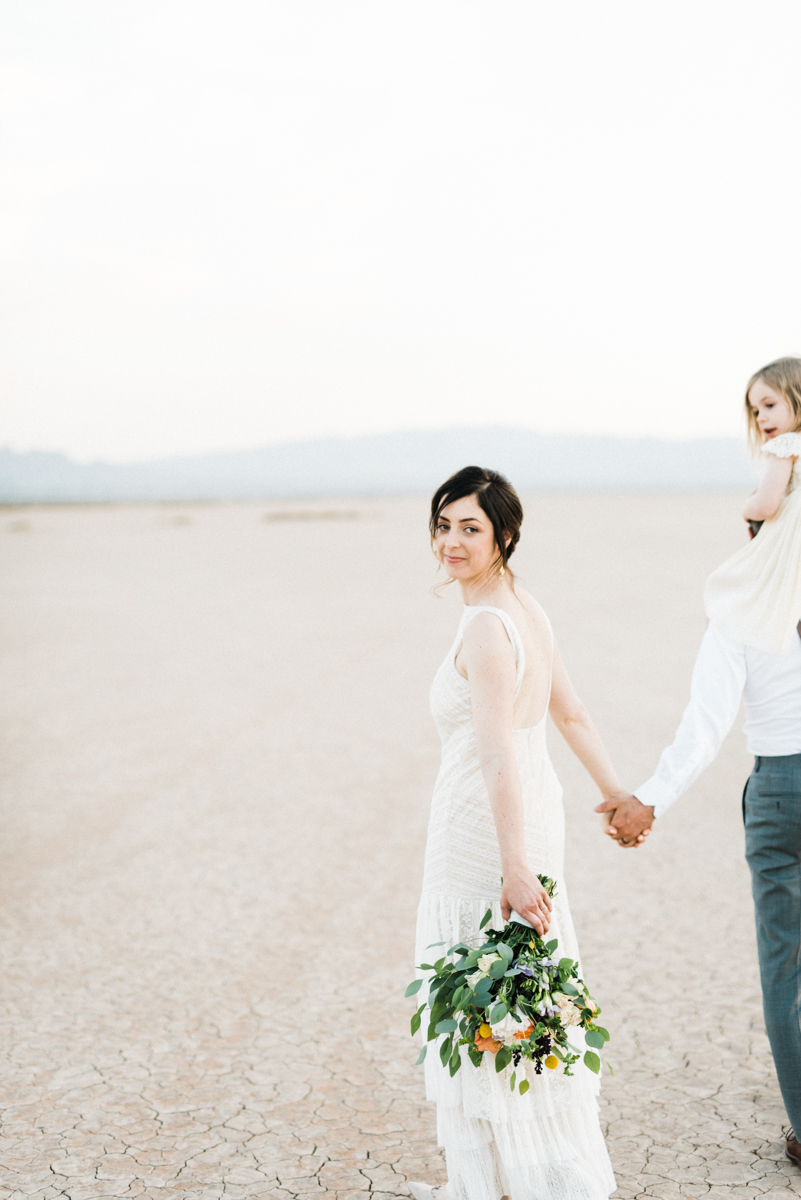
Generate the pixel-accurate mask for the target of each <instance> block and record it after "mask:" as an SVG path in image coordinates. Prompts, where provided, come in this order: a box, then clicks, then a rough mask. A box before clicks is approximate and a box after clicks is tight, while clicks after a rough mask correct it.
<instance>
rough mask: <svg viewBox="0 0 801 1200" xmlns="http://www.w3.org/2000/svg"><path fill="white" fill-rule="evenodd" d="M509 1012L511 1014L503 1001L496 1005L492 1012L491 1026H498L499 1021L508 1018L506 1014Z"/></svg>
mask: <svg viewBox="0 0 801 1200" xmlns="http://www.w3.org/2000/svg"><path fill="white" fill-rule="evenodd" d="M508 1012H509V1009H508V1007H507V1005H506V1004H504V1002H503V1000H501V1001H500V1002H499V1003H498V1004H496V1005H495V1007H494V1008H493V1010H492V1012H491V1013H490V1025H497V1024H498V1022H499V1021H502V1020H503V1018H504V1017H505V1016H506V1014H507V1013H508Z"/></svg>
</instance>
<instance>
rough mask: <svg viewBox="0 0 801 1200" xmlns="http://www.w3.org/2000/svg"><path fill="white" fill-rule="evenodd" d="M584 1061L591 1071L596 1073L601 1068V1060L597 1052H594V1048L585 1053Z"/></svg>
mask: <svg viewBox="0 0 801 1200" xmlns="http://www.w3.org/2000/svg"><path fill="white" fill-rule="evenodd" d="M584 1062H585V1064H586V1066H588V1067H589V1068H590V1070H591V1071H594V1072H595V1074H596V1075H597V1074H598V1072H599V1071H600V1069H601V1060H600V1058H599V1057H598V1055H597V1054H593V1052H592V1050H588V1051H587V1053H586V1054H585V1055H584Z"/></svg>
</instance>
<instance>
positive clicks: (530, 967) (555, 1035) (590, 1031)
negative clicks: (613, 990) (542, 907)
mask: <svg viewBox="0 0 801 1200" xmlns="http://www.w3.org/2000/svg"><path fill="white" fill-rule="evenodd" d="M538 878H539V880H540V882H541V883H542V886H543V887H544V888H545V890H546V891H547V893H548V895H549V896H553V894H554V892H555V890H556V885H555V883H554V881H553V880H552V879H549V878H548V876H547V875H540V876H538ZM491 917H492V910H491V909H488V910H487V912H486V913H485V915H484V918H483V920H482V922H481V925H480V926H479V928H480V929H484V926H485V925H486V924H487V922H488V921H489V920H490V919H491ZM483 936H484V939H485V940H484V942H483V943H482V945H481V946H479V947H477V948H471V947H470V946H467V945H466V944H465V943H464V942H459V943H457V944H456V945H455V946H451V947H450V949H449V950H447V951H446V952H445V954H444V955H443V957H442V958H440V959H438V960H437V961H436V962H435V963H421V964H420V968H419V969H420V970H421V971H433V975H432V976H431V978H430V979H429V981H428V1000H427V1001H426V1003H425V1004H422V1005H421V1006H420V1008H418V1010H417V1012H416V1013H415V1014H414V1016H413V1017H412V1021H411V1029H412V1034H415V1033H417V1031H418V1029H419V1028H420V1025H421V1023H422V1020H423V1011H424V1009H425V1008H429V1009H430V1010H431V1012H430V1017H429V1023H428V1036H427V1039H426V1044H425V1045H424V1046H423V1049H422V1050H421V1052H420V1057H419V1058H418V1060H417V1062H418V1063H421V1062H422V1061H423V1059H424V1058H425V1056H426V1052H427V1050H428V1042H431V1041H434V1040H435V1039H436V1038H438V1037H442V1043H441V1045H440V1048H439V1056H440V1059H441V1060H442V1065H443V1066H447V1067H448V1068H449V1070H450V1073H451V1075H455V1074H456V1072H457V1071H458V1070H459V1068H460V1067H461V1065H462V1056H461V1054H460V1047H462V1046H466V1047H467V1054H468V1056H469V1058H470V1061H471V1062H472V1064H473V1066H474V1067H479V1066H480V1065H481V1060H482V1057H483V1055H484V1054H487V1053H489V1054H494V1056H495V1070H496V1071H502V1070H503V1069H504V1068H505V1067H507V1066H509V1064H510V1063H513V1064H514V1067H515V1070H514V1071H513V1072H512V1076H511V1079H510V1087H511V1089H512V1091H514V1089H515V1083H516V1077H517V1071H516V1068H517V1067H518V1066H519V1064H520V1062H521V1060H522V1059H528V1060H529V1061H530V1062H532V1063H533V1064H534V1070H535V1073H536V1074H538V1075H539V1074H541V1073H542V1068H543V1065H544V1066H545V1067H546V1068H547V1069H550V1070H555V1069H556V1068H557V1067H558V1066H559V1064H560V1063H562V1065H563V1068H564V1073H565V1075H570V1074H572V1071H571V1068H572V1067H573V1065H574V1064H575V1063H576V1062H578V1060H579V1057H580V1055H579V1053H578V1052H577V1051H576V1050H575V1048H574V1047H573V1046H572V1045H571V1044H570V1041H569V1040H568V1029H570V1028H571V1027H573V1026H575V1027H576V1028H578V1029H582V1030H583V1031H584V1036H585V1042H586V1044H587V1046H589V1047H592V1048H591V1049H589V1050H587V1051H586V1052H585V1053H584V1062H585V1064H586V1065H587V1066H588V1067H589V1069H590V1070H591V1071H595V1072H596V1074H597V1072H598V1071H599V1070H600V1068H601V1059H600V1057H599V1055H598V1054H596V1052H595V1051H596V1050H600V1049H602V1047H603V1046H604V1044H605V1043H606V1042H608V1041H609V1034H608V1033H607V1031H606V1030H605V1029H604V1028H602V1026H600V1025H597V1024H596V1023H595V1018H596V1017H597V1016H598V1014H599V1013H600V1011H601V1010H600V1009H599V1007H598V1005H597V1004H596V1003H595V1001H594V1000H593V998H592V997H591V996H590V994H589V992H588V991H587V988H586V986H585V985H584V982H583V981H582V980H581V979H579V977H578V964H577V963H576V962H574V961H573V959H572V958H561V959H559V960H558V961H557V960H556V959H554V958H552V957H551V955H552V954H553V953H554V951H555V950H556V948H557V946H558V942H557V941H556V940H553V941H550V942H544V941H543V940H542V938H541V937H540V936H539V934H538V933H537V932H536V930H534V929H531V928H530V927H529V926H527V925H521V924H519V923H518V922H516V921H510V922H509V923H508V924H507V925H506V928H505V929H503V930H497V929H488V930H487V931H486V932H485V934H484V935H483ZM433 945H434V946H444V945H445V942H434V943H433ZM429 948H430V947H429ZM423 982H424V981H423V980H422V979H415V980H414V982H413V983H410V984H409V986H408V988H407V989H406V995H407V996H414V995H416V994H417V992H419V990H420V988H421V987H422V986H423ZM515 1025H517V1026H519V1028H517V1029H515ZM493 1026H494V1027H495V1028H493ZM499 1027H500V1028H499ZM442 1035H444V1036H442ZM610 1070H611V1067H610ZM528 1088H529V1083H528V1080H527V1079H526V1078H523V1079H521V1081H520V1084H519V1091H520V1093H521V1095H522V1094H524V1093H525V1092H527V1091H528Z"/></svg>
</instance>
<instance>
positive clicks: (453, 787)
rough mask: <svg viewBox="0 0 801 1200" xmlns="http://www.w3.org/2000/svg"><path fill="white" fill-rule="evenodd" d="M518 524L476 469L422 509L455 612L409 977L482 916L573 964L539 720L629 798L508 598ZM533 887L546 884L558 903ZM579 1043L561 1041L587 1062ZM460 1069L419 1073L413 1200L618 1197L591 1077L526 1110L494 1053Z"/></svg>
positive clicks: (508, 495)
mask: <svg viewBox="0 0 801 1200" xmlns="http://www.w3.org/2000/svg"><path fill="white" fill-rule="evenodd" d="M522 520H523V510H522V507H521V504H520V500H519V498H518V496H517V493H516V492H515V490H514V488H513V487H512V486H511V484H510V483H509V482H508V480H506V479H505V478H504V477H503V476H502V475H499V474H497V472H495V471H488V470H484V469H483V468H481V467H465V468H464V470H462V471H459V472H457V474H456V475H454V476H452V478H450V479H449V480H448V481H447V482H446V483H444V484H443V485H442V487H440V488H439V489H438V490H437V492H436V493H435V494H434V497H433V499H432V502H431V538H432V544H433V548H434V553H435V554H436V556H437V558H438V559H439V561H440V563H441V564H442V566H443V567H444V568H445V571H446V572H447V574H448V575H449V576H450V578H451V580H457V581H458V583H459V586H460V588H461V592H462V596H463V599H464V603H465V608H464V613H463V615H462V619H461V622H460V624H459V628H458V630H457V633H456V640H455V641H454V643H453V646H452V647H451V650H450V651H449V653H448V655H447V657H446V659H445V661H444V663H443V664H442V666H441V667H440V669H439V671H438V672H437V674H436V677H435V679H434V684H433V687H432V691H431V707H432V711H433V714H434V719H435V721H436V723H437V727H438V729H439V733H440V737H441V739H442V765H441V767H440V771H439V775H438V778H437V782H436V786H435V788H434V796H433V800H432V805H431V819H430V823H429V830H428V843H427V846H426V856H425V868H424V877H423V894H422V897H421V899H420V907H419V910H418V919H417V948H416V953H417V959H416V961H417V962H418V963H419V962H422V961H424V960H425V959H426V957H427V948H428V947H429V946H430V945H431V943H432V942H443V941H444V942H447V944H448V945H453V944H454V943H456V942H460V941H465V942H470V943H472V944H474V945H480V934H479V924H480V922H481V919H482V916H483V915H484V913H485V912H486V910H487V908H491V909H492V918H493V919H492V921H491V925H492V926H494V927H495V928H499V927H501V926H502V925H503V923H504V922H505V921H507V920H508V918H509V914H510V912H511V911H512V910H513V909H514V910H515V912H516V913H517V914H519V915H520V916H522V917H525V919H526V920H527V921H528V922H529V923H530V924H531V925H532V926H533V927H534V928H535V929H536V930H537V932H538V933H540V934H545V933H550V935H551V937H557V938H558V939H559V947H558V949H557V950H556V952H555V957H556V958H560V957H562V956H565V955H566V956H568V957H571V958H573V959H577V958H578V945H577V942H576V935H575V931H574V929H573V921H572V919H571V916H570V909H569V907H568V902H567V891H566V888H565V883H564V871H563V859H564V812H563V809H562V789H561V786H560V784H559V781H558V780H557V778H556V775H555V773H554V770H553V767H552V766H551V762H550V759H549V758H548V751H547V748H546V744H545V718H546V714H547V713H548V712H550V714H551V716H552V718H553V720H554V723H555V725H556V727H557V729H558V730H559V732H560V733H561V734H562V735H563V737H564V738H565V739H566V741H567V743H568V745H569V746H570V748H571V750H572V751H573V753H574V754H576V755H577V756H578V758H579V759H580V760H581V762H582V763H583V764H584V766H585V767H586V769H587V770H588V771H589V773H590V775H591V776H592V778H593V779H594V780H595V782H596V784H597V785H598V787H599V788H600V790H601V793H602V795H603V796H604V798H605V799H610V798H612V797H617V796H622V795H627V793H624V792H623V791H622V789H621V787H620V784H619V783H618V780H617V777H616V775H615V772H614V769H613V767H612V764H611V762H610V761H609V756H608V755H607V753H606V750H605V748H604V745H603V742H602V741H601V738H600V736H599V734H598V732H597V730H596V729H595V726H594V725H593V723H592V721H591V720H590V717H589V715H588V713H587V711H586V709H585V708H584V707H583V705H582V703H581V701H580V700H579V699H578V697H577V696H576V693H575V692H574V691H573V687H572V685H571V683H570V680H569V678H568V676H567V672H566V670H565V667H564V664H563V663H562V660H561V658H560V656H559V651H558V650H557V649H556V646H555V645H554V640H553V634H552V632H551V626H550V624H549V622H548V618H547V617H546V615H545V613H544V612H543V610H542V609H541V608H540V606H539V604H538V603H537V602H536V600H535V599H534V598H533V597H532V596H530V595H529V594H528V592H525V591H523V589H522V588H520V587H518V586H516V585H515V581H514V576H513V575H512V572H511V570H510V569H509V566H508V562H509V558H510V556H511V555H512V553H513V551H514V549H515V546H516V545H517V543H518V540H519V537H520V525H521V523H522ZM538 873H542V874H545V875H549V876H551V878H553V879H555V880H556V883H557V892H556V895H555V896H554V899H553V901H551V900H550V899H549V897H548V894H547V892H546V891H545V889H544V888H543V887H542V885H541V884H540V882H539V880H538V879H537V874H538ZM422 998H424V994H421V999H422ZM577 1032H578V1031H577V1030H575V1029H573V1030H571V1039H572V1040H573V1042H574V1045H576V1048H577V1049H581V1050H583V1046H582V1045H581V1042H580V1041H579V1040H578V1039H577V1037H576V1034H577ZM431 1049H432V1050H434V1049H435V1048H434V1047H432V1048H431ZM462 1054H463V1056H464V1058H463V1064H462V1069H461V1070H460V1071H458V1072H457V1073H456V1074H455V1075H454V1076H453V1077H451V1075H450V1073H449V1071H448V1070H447V1068H444V1067H442V1066H441V1065H440V1059H439V1055H438V1054H436V1053H429V1054H428V1055H427V1057H426V1060H425V1073H426V1093H427V1096H428V1099H429V1100H434V1101H436V1103H437V1135H438V1140H439V1144H440V1145H441V1146H443V1147H444V1149H445V1158H446V1163H447V1168H448V1183H447V1185H446V1186H445V1187H444V1188H442V1189H436V1188H432V1187H431V1186H429V1185H427V1184H421V1183H410V1184H409V1187H410V1190H411V1192H412V1195H413V1196H415V1197H416V1200H431V1198H432V1197H434V1196H437V1195H438V1196H439V1197H441V1198H442V1200H501V1198H502V1197H504V1196H506V1197H509V1198H510V1200H606V1197H608V1196H609V1194H610V1192H612V1191H614V1190H615V1186H616V1185H615V1178H614V1175H613V1174H612V1167H611V1164H610V1162H609V1156H608V1154H607V1151H606V1146H605V1143H604V1140H603V1135H602V1134H601V1130H600V1126H599V1121H598V1103H597V1099H596V1097H597V1094H598V1086H599V1084H598V1078H597V1076H595V1075H594V1074H593V1073H592V1072H591V1071H590V1070H588V1068H587V1067H586V1066H584V1064H583V1062H579V1063H577V1064H576V1066H575V1068H574V1071H575V1073H574V1074H573V1075H570V1076H565V1075H564V1073H563V1069H562V1068H561V1066H560V1068H558V1069H557V1070H554V1071H545V1072H543V1073H542V1074H541V1075H536V1074H534V1072H533V1070H531V1071H530V1073H529V1076H528V1078H529V1082H530V1085H531V1086H530V1089H529V1091H528V1092H527V1093H526V1094H525V1095H523V1096H521V1095H520V1094H519V1093H517V1092H516V1093H513V1092H511V1091H510V1089H509V1079H508V1076H509V1073H510V1068H508V1067H507V1068H506V1069H505V1070H503V1071H501V1072H500V1073H496V1071H495V1062H494V1059H493V1057H492V1054H490V1053H485V1054H483V1056H482V1063H481V1067H480V1068H478V1069H475V1068H474V1067H473V1066H472V1064H471V1063H470V1061H469V1059H468V1058H467V1055H466V1053H465V1048H463V1049H462ZM519 1070H520V1068H519V1067H518V1072H519Z"/></svg>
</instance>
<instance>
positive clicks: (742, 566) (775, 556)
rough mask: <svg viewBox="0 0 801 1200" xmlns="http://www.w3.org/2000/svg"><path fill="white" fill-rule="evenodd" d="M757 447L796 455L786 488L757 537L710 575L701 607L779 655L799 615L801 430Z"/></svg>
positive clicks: (750, 642) (734, 632) (741, 638)
mask: <svg viewBox="0 0 801 1200" xmlns="http://www.w3.org/2000/svg"><path fill="white" fill-rule="evenodd" d="M761 450H762V453H763V454H775V455H777V456H778V457H779V458H795V463H794V464H793V472H792V475H791V476H790V482H789V484H788V485H787V493H786V495H785V496H784V499H783V500H782V502H781V504H780V505H779V508H778V510H777V511H776V512H775V513H774V515H773V516H772V517H769V518H768V520H767V521H765V522H764V523H763V525H762V528H761V529H760V530H759V533H758V534H757V535H756V537H755V538H753V540H752V541H750V542H749V543H748V545H746V546H743V548H742V550H738V551H737V553H736V554H734V555H732V557H731V558H729V559H727V561H726V562H725V563H723V564H722V566H720V567H718V568H717V570H716V571H713V572H712V574H711V575H710V576H709V578H708V580H707V581H706V587H705V589H704V607H705V608H706V615H707V616H708V617H709V619H710V621H714V622H715V624H716V625H717V626H718V627H719V628H720V629H722V630H723V632H724V633H727V634H728V635H729V637H731V638H734V639H735V641H738V642H744V643H745V645H747V646H754V647H756V648H757V649H758V650H767V651H768V652H769V653H772V654H784V653H786V651H787V650H789V648H790V645H791V642H792V639H793V637H796V636H797V634H796V627H797V625H798V622H799V621H800V620H801V433H781V434H779V436H778V437H775V438H773V439H771V441H769V442H765V443H764V445H763V446H762V447H761Z"/></svg>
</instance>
